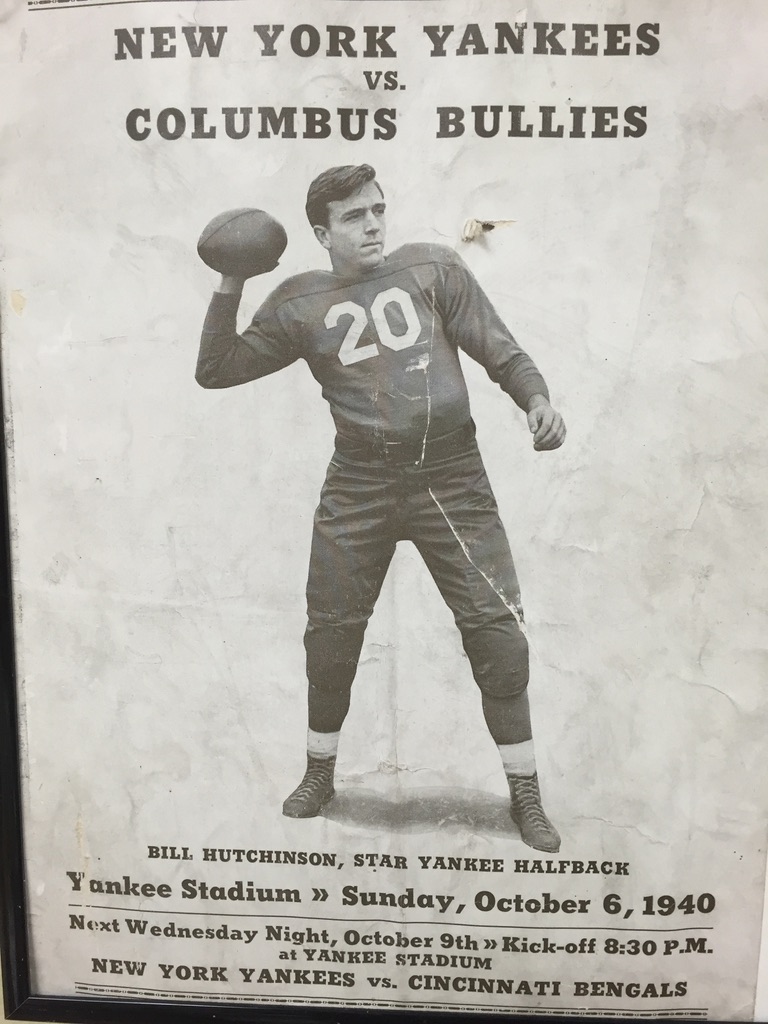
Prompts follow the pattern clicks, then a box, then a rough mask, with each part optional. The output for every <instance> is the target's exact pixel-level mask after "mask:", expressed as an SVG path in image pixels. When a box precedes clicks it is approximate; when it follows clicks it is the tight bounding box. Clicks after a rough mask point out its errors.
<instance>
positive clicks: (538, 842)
mask: <svg viewBox="0 0 768 1024" xmlns="http://www.w3.org/2000/svg"><path fill="white" fill-rule="evenodd" d="M507 782H508V783H509V795H510V797H511V798H512V803H511V805H510V809H509V810H510V814H511V815H512V821H514V823H515V824H516V825H517V827H518V828H519V829H520V838H521V839H522V840H523V842H524V843H525V844H526V845H527V846H532V847H533V849H534V850H543V851H544V852H545V853H557V851H558V850H559V849H560V836H559V834H558V832H557V829H556V828H555V827H554V825H553V824H552V822H551V821H550V820H549V818H548V817H547V816H546V814H545V813H544V808H543V807H542V806H541V794H540V793H539V780H538V776H536V775H535V774H534V775H508V776H507Z"/></svg>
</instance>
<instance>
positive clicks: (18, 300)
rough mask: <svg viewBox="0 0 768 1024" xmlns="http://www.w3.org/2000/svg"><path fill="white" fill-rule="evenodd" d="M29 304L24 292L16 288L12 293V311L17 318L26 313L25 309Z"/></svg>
mask: <svg viewBox="0 0 768 1024" xmlns="http://www.w3.org/2000/svg"><path fill="white" fill-rule="evenodd" d="M26 304H27V300H26V298H25V296H24V292H20V291H19V290H18V288H14V290H13V291H12V292H11V309H12V310H13V312H14V313H15V314H16V315H17V316H21V315H22V313H23V312H24V307H25V306H26Z"/></svg>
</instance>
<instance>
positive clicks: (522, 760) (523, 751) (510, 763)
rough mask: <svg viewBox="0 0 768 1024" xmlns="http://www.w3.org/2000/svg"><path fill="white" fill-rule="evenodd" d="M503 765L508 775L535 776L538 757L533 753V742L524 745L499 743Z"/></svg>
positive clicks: (526, 742) (525, 741) (524, 742)
mask: <svg viewBox="0 0 768 1024" xmlns="http://www.w3.org/2000/svg"><path fill="white" fill-rule="evenodd" d="M498 746H499V753H500V754H501V763H502V764H503V765H504V773H505V774H506V775H535V773H536V757H535V755H534V753H533V740H523V742H522V743H499V745H498Z"/></svg>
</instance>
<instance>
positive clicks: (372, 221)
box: [365, 211, 381, 235]
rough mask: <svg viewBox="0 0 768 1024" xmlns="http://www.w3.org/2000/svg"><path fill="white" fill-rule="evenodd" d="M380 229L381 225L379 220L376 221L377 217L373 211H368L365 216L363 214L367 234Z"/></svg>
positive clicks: (374, 232)
mask: <svg viewBox="0 0 768 1024" xmlns="http://www.w3.org/2000/svg"><path fill="white" fill-rule="evenodd" d="M380 229H381V225H380V224H379V221H378V218H377V217H376V214H375V213H373V211H369V212H368V213H367V214H366V216H365V230H366V233H367V234H369V235H371V234H377V233H378V232H379V230H380Z"/></svg>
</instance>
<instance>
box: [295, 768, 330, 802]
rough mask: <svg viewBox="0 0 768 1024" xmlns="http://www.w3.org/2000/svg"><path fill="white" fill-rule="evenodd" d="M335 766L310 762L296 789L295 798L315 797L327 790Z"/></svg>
mask: <svg viewBox="0 0 768 1024" xmlns="http://www.w3.org/2000/svg"><path fill="white" fill-rule="evenodd" d="M332 773H333V764H323V763H322V762H321V761H310V762H309V764H308V765H307V770H306V772H305V773H304V778H303V779H302V780H301V782H300V783H299V785H298V786H297V787H296V790H295V792H294V794H293V795H294V796H295V797H301V796H315V794H316V793H319V792H320V791H321V790H323V789H325V788H326V787H327V786H328V784H329V783H330V781H331V776H332Z"/></svg>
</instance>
